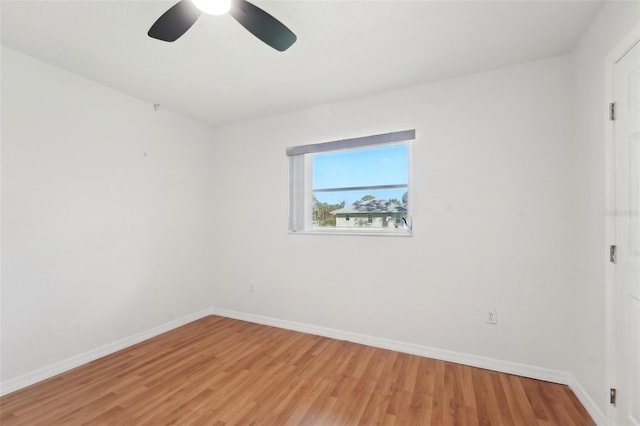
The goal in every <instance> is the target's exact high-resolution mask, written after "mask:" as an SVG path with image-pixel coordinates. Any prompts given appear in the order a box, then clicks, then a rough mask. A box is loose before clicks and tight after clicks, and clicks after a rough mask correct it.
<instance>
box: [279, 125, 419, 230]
mask: <svg viewBox="0 0 640 426" xmlns="http://www.w3.org/2000/svg"><path fill="white" fill-rule="evenodd" d="M414 139H415V130H405V131H401V132H394V133H386V134H382V135H373V136H366V137H362V138H355V139H345V140H340V141H334V142H326V143H320V144H315V145H303V146H297V147H292V148H288V149H287V155H288V156H289V159H290V160H289V163H290V174H289V180H290V184H289V190H290V214H289V230H290V231H291V232H305V233H348V234H352V233H355V234H393V235H410V234H411V226H410V225H411V220H410V218H411V215H410V198H411V197H410V189H411V188H410V173H409V165H410V152H411V141H413V140H414Z"/></svg>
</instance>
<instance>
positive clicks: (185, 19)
mask: <svg viewBox="0 0 640 426" xmlns="http://www.w3.org/2000/svg"><path fill="white" fill-rule="evenodd" d="M227 12H229V14H230V15H231V16H233V17H234V18H235V20H236V21H238V22H239V23H240V25H242V26H243V27H245V28H246V29H247V30H249V32H250V33H251V34H253V35H254V36H256V37H258V38H259V39H260V40H262V41H263V42H265V43H266V44H268V45H269V46H271V47H273V48H274V49H276V50H279V51H280V52H284V51H285V50H287V49H288V48H289V47H291V45H292V44H293V43H295V41H296V39H297V37H296V35H295V34H294V33H293V32H292V31H291V30H290V29H289V28H287V27H286V26H285V25H284V24H283V23H282V22H280V21H278V20H277V19H276V18H274V17H273V16H271V15H269V14H268V13H267V12H265V11H264V10H262V9H260V8H259V7H258V6H255V5H253V4H251V3H249V2H248V1H247V0H181V1H179V2H178V3H176V4H175V5H173V6H172V7H171V8H170V9H169V10H167V11H166V12H165V13H164V14H162V16H161V17H160V18H158V20H157V21H156V22H155V23H154V24H153V25H152V26H151V28H150V29H149V32H148V33H147V34H148V35H149V37H152V38H155V39H158V40H162V41H168V42H173V41H176V40H177V39H178V38H180V37H181V36H182V35H183V34H184V33H186V32H187V30H188V29H189V28H191V26H192V25H193V24H194V23H195V22H196V20H197V19H198V17H200V15H201V14H202V13H207V14H211V15H223V14H225V13H227Z"/></svg>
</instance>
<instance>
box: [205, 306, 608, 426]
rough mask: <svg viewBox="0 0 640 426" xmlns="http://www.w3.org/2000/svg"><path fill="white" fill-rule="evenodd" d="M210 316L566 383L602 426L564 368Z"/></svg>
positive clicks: (241, 315) (257, 319)
mask: <svg viewBox="0 0 640 426" xmlns="http://www.w3.org/2000/svg"><path fill="white" fill-rule="evenodd" d="M211 314H212V315H219V316H223V317H227V318H234V319H239V320H244V321H249V322H253V323H258V324H264V325H270V326H273V327H278V328H284V329H287V330H295V331H300V332H303V333H309V334H315V335H318V336H324V337H330V338H333V339H339V340H345V341H348V342H353V343H360V344H363V345H368V346H374V347H377V348H382V349H390V350H393V351H398V352H404V353H409V354H412V355H419V356H424V357H427V358H435V359H439V360H443V361H449V362H455V363H457V364H464V365H469V366H472V367H478V368H484V369H487V370H493V371H499V372H501V373H507V374H514V375H517V376H522V377H529V378H532V379H538V380H544V381H547V382H553V383H559V384H563V385H568V386H569V387H570V388H571V390H572V391H573V392H574V393H575V395H576V397H577V398H578V399H579V400H580V402H581V403H582V405H584V407H585V409H586V410H587V412H588V413H589V415H591V417H592V418H593V420H594V421H595V422H596V424H598V425H604V424H605V423H606V421H605V415H604V414H603V413H602V411H601V410H600V409H599V408H598V406H597V405H596V404H595V402H594V401H593V399H591V397H590V396H589V394H588V393H587V392H586V391H585V389H584V388H583V387H582V386H581V385H580V383H578V381H577V380H576V378H575V377H574V376H573V375H572V374H571V373H568V372H566V371H560V370H552V369H548V368H542V367H537V366H533V365H528V364H520V363H516V362H511V361H504V360H500V359H495V358H489V357H483V356H479V355H472V354H466V353H461V352H455V351H449V350H445V349H438V348H432V347H429V346H424V345H417V344H415V343H408V342H401V341H397V340H391V339H384V338H380V337H375V336H369V335H366V334H360V333H353V332H349V331H343V330H337V329H333V328H327V327H319V326H315V325H310V324H304V323H299V322H293V321H287V320H282V319H277V318H271V317H266V316H262V315H255V314H249V313H245V312H238V311H231V310H226V309H218V308H211Z"/></svg>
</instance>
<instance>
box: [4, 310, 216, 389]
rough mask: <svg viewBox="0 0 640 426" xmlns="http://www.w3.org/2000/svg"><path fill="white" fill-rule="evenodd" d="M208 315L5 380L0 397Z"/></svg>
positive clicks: (199, 314) (182, 320)
mask: <svg viewBox="0 0 640 426" xmlns="http://www.w3.org/2000/svg"><path fill="white" fill-rule="evenodd" d="M210 314H211V311H210V309H203V310H201V311H198V312H195V313H193V314H189V315H186V316H184V317H181V318H178V319H175V320H173V321H170V322H168V323H165V324H162V325H160V326H158V327H154V328H152V329H150V330H147V331H143V332H142V333H138V334H135V335H133V336H129V337H125V338H124V339H120V340H117V341H115V342H113V343H109V344H107V345H104V346H101V347H99V348H96V349H92V350H90V351H87V352H85V353H82V354H79V355H76V356H73V357H71V358H67V359H65V360H62V361H59V362H56V363H54V364H51V365H48V366H46V367H43V368H39V369H37V370H35V371H32V372H30V373H27V374H23V375H22V376H18V377H15V378H13V379H10V380H7V381H5V382H2V383H0V396H2V395H6V394H8V393H11V392H14V391H17V390H18V389H22V388H24V387H27V386H29V385H32V384H34V383H37V382H40V381H42V380H45V379H48V378H50V377H53V376H55V375H58V374H60V373H64V372H65V371H68V370H71V369H72V368H76V367H79V366H81V365H83V364H86V363H88V362H91V361H95V360H96V359H98V358H102V357H104V356H106V355H110V354H112V353H114V352H117V351H119V350H122V349H125V348H127V347H129V346H132V345H135V344H136V343H140V342H142V341H144V340H147V339H150V338H152V337H155V336H158V335H159V334H162V333H165V332H167V331H170V330H173V329H174V328H178V327H180V326H183V325H185V324H188V323H190V322H193V321H196V320H199V319H200V318H204V317H206V316H207V315H210Z"/></svg>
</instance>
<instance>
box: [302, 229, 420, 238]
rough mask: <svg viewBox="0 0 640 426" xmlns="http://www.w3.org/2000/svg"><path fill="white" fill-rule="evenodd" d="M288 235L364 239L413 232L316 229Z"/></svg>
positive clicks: (404, 234) (409, 234)
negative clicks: (341, 236) (343, 236)
mask: <svg viewBox="0 0 640 426" xmlns="http://www.w3.org/2000/svg"><path fill="white" fill-rule="evenodd" d="M289 234H302V235H350V236H358V237H360V236H365V237H413V231H411V230H408V231H379V230H358V231H355V230H346V229H339V230H338V229H335V230H329V229H318V230H315V229H314V230H308V231H289Z"/></svg>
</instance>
